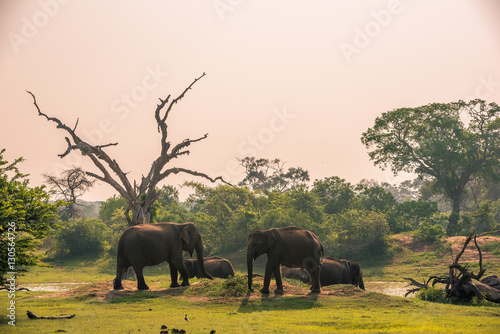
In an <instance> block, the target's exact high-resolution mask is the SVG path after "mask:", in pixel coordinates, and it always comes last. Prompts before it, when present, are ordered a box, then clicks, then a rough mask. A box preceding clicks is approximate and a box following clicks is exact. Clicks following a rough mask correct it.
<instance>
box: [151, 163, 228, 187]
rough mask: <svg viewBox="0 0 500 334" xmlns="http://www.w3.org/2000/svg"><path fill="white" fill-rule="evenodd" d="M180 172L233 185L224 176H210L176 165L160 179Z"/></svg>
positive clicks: (213, 181)
mask: <svg viewBox="0 0 500 334" xmlns="http://www.w3.org/2000/svg"><path fill="white" fill-rule="evenodd" d="M178 173H186V174H190V175H194V176H199V177H202V178H204V179H207V180H209V181H210V182H212V183H215V182H216V181H217V180H219V181H221V182H223V183H225V184H227V185H229V186H233V185H232V184H231V183H229V182H226V181H225V180H224V179H223V178H222V176H217V177H216V178H211V177H210V176H208V175H207V174H205V173H200V172H197V171H193V170H190V169H186V168H181V167H174V168H170V169H167V170H166V171H164V172H163V173H162V174H161V175H160V180H162V179H164V178H165V177H167V176H168V175H170V174H178Z"/></svg>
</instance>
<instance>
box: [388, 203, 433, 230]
mask: <svg viewBox="0 0 500 334" xmlns="http://www.w3.org/2000/svg"><path fill="white" fill-rule="evenodd" d="M438 212H439V210H438V206H437V203H436V202H428V201H422V200H418V201H406V202H402V203H397V204H396V205H395V206H394V207H393V208H392V209H391V210H389V212H388V214H387V223H388V224H389V227H390V229H391V232H392V233H401V232H407V231H414V230H416V229H417V228H418V226H419V224H420V223H421V222H422V221H423V220H424V219H426V218H430V217H432V215H434V214H435V213H438Z"/></svg>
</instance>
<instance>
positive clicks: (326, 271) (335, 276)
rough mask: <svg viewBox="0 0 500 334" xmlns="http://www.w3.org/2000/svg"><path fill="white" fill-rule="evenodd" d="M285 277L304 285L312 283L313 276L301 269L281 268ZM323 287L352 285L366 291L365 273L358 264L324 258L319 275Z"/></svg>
mask: <svg viewBox="0 0 500 334" xmlns="http://www.w3.org/2000/svg"><path fill="white" fill-rule="evenodd" d="M281 273H282V275H283V277H286V278H290V279H298V280H300V281H302V282H304V283H310V281H311V276H310V275H309V273H308V272H307V271H305V270H304V269H301V268H286V267H283V268H281ZM319 280H320V283H321V286H327V285H333V284H352V285H354V286H359V287H360V288H361V289H363V290H364V289H365V284H364V283H363V272H362V271H361V266H360V265H359V263H357V262H351V261H347V260H338V259H334V258H330V257H327V258H324V259H323V264H322V265H321V271H320V275H319Z"/></svg>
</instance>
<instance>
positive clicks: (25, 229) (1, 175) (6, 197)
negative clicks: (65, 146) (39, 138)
mask: <svg viewBox="0 0 500 334" xmlns="http://www.w3.org/2000/svg"><path fill="white" fill-rule="evenodd" d="M4 152H5V149H2V150H1V151H0V283H1V284H4V283H5V279H6V277H5V274H6V273H7V272H10V271H12V272H18V273H19V272H22V271H26V270H25V269H23V267H26V266H34V265H36V264H37V263H38V257H37V256H36V255H35V254H34V253H33V251H34V250H35V248H36V245H37V244H38V242H39V240H40V239H43V238H44V237H45V236H46V235H47V233H48V232H49V231H50V230H51V229H52V228H54V227H55V218H56V217H57V214H56V212H57V210H58V207H59V206H61V205H63V204H66V203H64V202H58V203H56V204H50V203H49V194H48V193H47V192H46V191H45V190H44V187H43V186H42V187H35V188H31V187H29V180H28V179H27V176H28V175H23V174H21V172H20V171H19V169H18V167H17V165H18V164H19V163H21V162H22V161H23V159H22V158H18V159H16V160H15V161H14V162H12V163H9V162H7V161H6V160H4V157H3V153H4ZM14 253H15V256H14V260H15V261H12V256H11V255H14Z"/></svg>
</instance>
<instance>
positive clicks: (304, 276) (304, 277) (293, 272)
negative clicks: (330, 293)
mask: <svg viewBox="0 0 500 334" xmlns="http://www.w3.org/2000/svg"><path fill="white" fill-rule="evenodd" d="M281 276H282V277H284V278H288V279H295V280H298V281H301V282H302V283H311V275H309V273H308V272H307V271H305V270H304V269H302V268H288V267H281ZM319 277H320V282H321V272H320V274H319ZM321 285H323V284H321Z"/></svg>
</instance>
